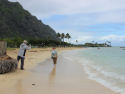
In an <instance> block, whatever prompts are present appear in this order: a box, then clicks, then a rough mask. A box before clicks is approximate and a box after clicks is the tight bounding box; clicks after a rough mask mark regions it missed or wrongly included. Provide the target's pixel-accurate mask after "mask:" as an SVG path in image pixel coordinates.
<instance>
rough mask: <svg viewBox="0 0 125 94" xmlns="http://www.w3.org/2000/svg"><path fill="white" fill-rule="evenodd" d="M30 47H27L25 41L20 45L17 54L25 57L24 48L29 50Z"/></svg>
mask: <svg viewBox="0 0 125 94" xmlns="http://www.w3.org/2000/svg"><path fill="white" fill-rule="evenodd" d="M30 49H31V47H28V46H27V45H26V44H25V43H22V44H21V45H20V49H19V52H18V56H21V57H25V53H26V50H30Z"/></svg>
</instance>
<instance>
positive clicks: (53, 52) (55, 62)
mask: <svg viewBox="0 0 125 94" xmlns="http://www.w3.org/2000/svg"><path fill="white" fill-rule="evenodd" d="M55 49H56V48H55V47H53V51H52V53H51V58H52V59H53V64H54V67H56V64H57V58H58V52H57V50H55Z"/></svg>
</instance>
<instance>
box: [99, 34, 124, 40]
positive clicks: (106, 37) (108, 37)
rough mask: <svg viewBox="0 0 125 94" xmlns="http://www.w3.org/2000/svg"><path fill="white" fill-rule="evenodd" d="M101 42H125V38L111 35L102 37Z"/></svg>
mask: <svg viewBox="0 0 125 94" xmlns="http://www.w3.org/2000/svg"><path fill="white" fill-rule="evenodd" d="M100 40H109V41H124V40H125V36H118V35H109V36H103V37H101V38H100Z"/></svg>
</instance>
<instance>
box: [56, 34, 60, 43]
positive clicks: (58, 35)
mask: <svg viewBox="0 0 125 94" xmlns="http://www.w3.org/2000/svg"><path fill="white" fill-rule="evenodd" d="M56 36H57V37H58V38H60V39H61V34H60V33H59V32H58V33H57V34H56ZM60 45H61V41H60Z"/></svg>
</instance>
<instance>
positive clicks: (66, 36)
mask: <svg viewBox="0 0 125 94" xmlns="http://www.w3.org/2000/svg"><path fill="white" fill-rule="evenodd" d="M68 37H69V34H68V33H67V34H66V35H65V38H68ZM66 42H67V39H66Z"/></svg>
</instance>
